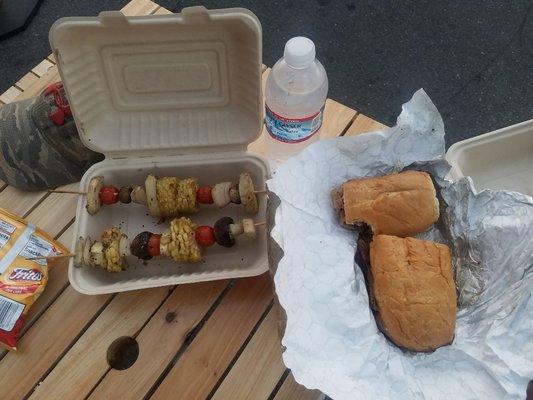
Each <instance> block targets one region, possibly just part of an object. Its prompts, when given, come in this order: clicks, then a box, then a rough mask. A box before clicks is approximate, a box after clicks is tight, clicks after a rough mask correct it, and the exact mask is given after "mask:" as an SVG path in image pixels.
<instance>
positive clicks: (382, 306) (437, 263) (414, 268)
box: [367, 235, 457, 352]
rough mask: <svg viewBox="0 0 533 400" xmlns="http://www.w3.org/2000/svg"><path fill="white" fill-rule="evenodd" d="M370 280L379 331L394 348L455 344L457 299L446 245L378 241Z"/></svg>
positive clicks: (373, 246) (377, 238) (376, 238)
mask: <svg viewBox="0 0 533 400" xmlns="http://www.w3.org/2000/svg"><path fill="white" fill-rule="evenodd" d="M367 279H368V282H367V284H368V287H369V289H370V290H371V292H372V297H373V299H374V302H375V311H376V313H375V317H376V321H377V323H378V326H379V327H380V329H381V331H382V332H383V333H384V334H385V335H386V336H387V337H388V338H389V339H390V340H391V341H392V342H394V343H395V344H396V345H398V346H399V347H402V348H405V349H408V350H412V351H424V352H425V351H432V350H435V349H437V348H438V347H441V346H444V345H446V344H449V343H451V342H452V341H453V337H454V332H455V320H456V315H457V294H456V288H455V282H454V280H453V274H452V267H451V255H450V249H449V248H448V246H446V245H443V244H440V243H435V242H430V241H425V240H419V239H414V238H405V239H404V238H399V237H395V236H388V235H377V236H374V238H373V240H372V242H371V243H370V268H369V271H368V274H367Z"/></svg>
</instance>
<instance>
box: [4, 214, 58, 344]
mask: <svg viewBox="0 0 533 400" xmlns="http://www.w3.org/2000/svg"><path fill="white" fill-rule="evenodd" d="M66 252H67V249H66V247H65V246H63V245H62V244H61V243H59V242H57V241H55V240H54V239H53V238H52V237H51V236H49V235H48V234H47V233H45V232H44V231H42V230H41V229H39V228H37V227H35V226H34V225H32V224H30V223H28V222H27V221H25V220H24V219H22V218H20V217H18V216H16V215H14V214H11V213H10V212H8V211H6V210H4V209H1V208H0V346H3V347H6V348H7V349H9V350H16V349H17V341H18V338H19V335H20V332H21V330H22V327H23V325H24V320H25V318H26V315H27V314H28V311H29V309H30V307H31V306H32V305H33V303H34V302H35V300H37V298H38V297H39V296H40V294H41V293H42V292H43V290H44V288H45V286H46V282H48V266H49V265H48V264H49V263H52V262H53V261H51V260H46V259H39V260H29V258H33V257H39V256H55V255H58V254H64V253H66Z"/></svg>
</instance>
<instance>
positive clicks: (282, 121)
mask: <svg viewBox="0 0 533 400" xmlns="http://www.w3.org/2000/svg"><path fill="white" fill-rule="evenodd" d="M265 109H266V116H265V125H266V129H267V132H268V133H269V134H270V136H271V137H272V138H274V139H276V140H279V141H280V142H283V143H300V142H303V141H304V140H307V139H309V138H310V137H311V136H313V135H314V134H315V133H317V132H318V130H319V129H320V127H321V126H322V118H323V115H324V107H322V108H321V109H320V111H319V112H317V113H316V114H314V115H311V116H309V117H306V118H285V117H282V116H281V115H278V114H276V113H275V112H273V111H272V110H271V109H270V108H268V106H266V107H265Z"/></svg>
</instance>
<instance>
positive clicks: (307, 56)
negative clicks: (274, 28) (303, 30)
mask: <svg viewBox="0 0 533 400" xmlns="http://www.w3.org/2000/svg"><path fill="white" fill-rule="evenodd" d="M283 58H284V59H285V62H286V63H287V64H289V66H291V67H293V68H298V69H300V68H307V67H308V66H309V65H311V63H312V62H313V61H314V60H315V44H314V43H313V41H312V40H311V39H308V38H306V37H303V36H297V37H294V38H292V39H290V40H289V41H288V42H287V44H286V45H285V52H284V53H283Z"/></svg>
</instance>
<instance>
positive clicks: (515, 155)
mask: <svg viewBox="0 0 533 400" xmlns="http://www.w3.org/2000/svg"><path fill="white" fill-rule="evenodd" d="M446 159H447V160H448V162H449V163H450V164H451V166H452V169H451V171H450V174H449V178H450V179H451V180H453V181H456V180H458V179H459V178H461V177H463V176H470V177H471V178H472V181H473V182H474V187H475V188H476V190H477V191H480V190H483V189H505V190H514V191H516V192H520V193H523V194H527V195H529V196H533V120H529V121H525V122H521V123H519V124H516V125H512V126H508V127H506V128H502V129H498V130H496V131H493V132H489V133H486V134H484V135H479V136H475V137H473V138H471V139H467V140H463V141H461V142H457V143H455V144H453V145H452V146H450V148H449V149H448V152H447V153H446Z"/></svg>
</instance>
